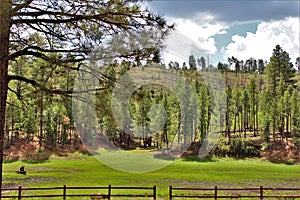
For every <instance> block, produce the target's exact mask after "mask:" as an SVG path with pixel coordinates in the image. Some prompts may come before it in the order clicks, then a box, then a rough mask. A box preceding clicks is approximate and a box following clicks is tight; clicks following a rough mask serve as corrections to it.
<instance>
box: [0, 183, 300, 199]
mask: <svg viewBox="0 0 300 200" xmlns="http://www.w3.org/2000/svg"><path fill="white" fill-rule="evenodd" d="M79 190H80V191H81V193H78V191H79ZM89 190H90V193H88V192H85V193H82V192H83V191H89ZM91 190H92V192H91ZM120 190H125V192H122V193H120ZM128 190H129V191H128ZM141 190H142V192H137V191H141ZM26 191H29V192H30V191H31V192H33V193H34V194H31V193H28V192H26ZM38 191H40V193H41V191H51V192H49V193H48V194H43V193H41V194H38ZM116 191H118V192H119V193H116ZM133 191H136V193H134V194H133ZM146 191H147V192H146ZM129 192H131V193H129ZM4 193H6V194H4ZM26 193H27V194H26ZM156 196H157V194H156V186H153V187H134V186H129V187H121V186H111V185H109V186H106V187H101V186H99V187H98V186H94V187H89V186H82V187H74V186H68V187H67V186H66V185H64V186H62V187H45V188H25V187H24V188H22V187H18V188H2V196H1V197H0V199H18V200H20V199H23V198H50V197H57V198H62V199H63V200H66V199H67V198H68V197H70V199H72V198H73V197H89V198H90V199H94V200H96V199H111V198H112V197H118V198H121V197H127V198H128V197H133V198H139V197H141V198H146V197H147V198H151V199H152V198H153V199H156ZM176 197H179V198H190V199H191V198H194V199H196V198H198V199H201V198H205V199H208V198H210V199H221V198H259V199H264V198H273V199H279V198H284V199H300V188H270V187H263V186H260V187H256V188H218V187H217V186H215V187H214V188H185V187H172V186H170V187H169V199H170V200H172V199H174V198H176ZM68 199H69V198H68Z"/></svg>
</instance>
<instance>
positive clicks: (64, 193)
mask: <svg viewBox="0 0 300 200" xmlns="http://www.w3.org/2000/svg"><path fill="white" fill-rule="evenodd" d="M66 194H67V186H66V185H64V187H63V200H66Z"/></svg>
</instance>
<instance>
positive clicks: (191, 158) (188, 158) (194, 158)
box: [182, 156, 217, 162]
mask: <svg viewBox="0 0 300 200" xmlns="http://www.w3.org/2000/svg"><path fill="white" fill-rule="evenodd" d="M182 160H183V161H187V162H217V161H216V160H214V159H213V158H211V157H206V158H199V157H198V156H186V157H183V158H182Z"/></svg>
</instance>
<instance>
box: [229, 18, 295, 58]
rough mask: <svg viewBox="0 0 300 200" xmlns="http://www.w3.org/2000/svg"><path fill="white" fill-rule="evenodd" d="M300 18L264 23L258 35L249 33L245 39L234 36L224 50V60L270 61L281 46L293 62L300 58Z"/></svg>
mask: <svg viewBox="0 0 300 200" xmlns="http://www.w3.org/2000/svg"><path fill="white" fill-rule="evenodd" d="M299 23H300V22H299V18H292V17H289V18H285V19H283V20H277V21H271V22H262V23H260V24H259V25H258V27H257V31H256V33H254V34H253V33H249V32H248V33H247V35H246V36H245V37H242V36H239V35H234V36H232V42H231V43H230V44H229V45H228V46H227V47H226V48H225V49H223V50H224V59H225V60H227V58H228V57H231V56H235V57H237V58H238V59H240V60H246V59H249V58H250V57H253V58H256V59H264V60H269V58H270V57H271V56H272V52H273V49H274V48H275V46H276V45H277V44H279V45H280V46H281V47H282V48H283V50H285V51H286V52H288V53H289V55H290V58H291V62H293V63H295V60H296V58H297V57H298V56H300V46H299V43H300V40H299V34H300V33H299V30H300V27H299V26H300V24H299Z"/></svg>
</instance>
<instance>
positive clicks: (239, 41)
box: [148, 0, 300, 65]
mask: <svg viewBox="0 0 300 200" xmlns="http://www.w3.org/2000/svg"><path fill="white" fill-rule="evenodd" d="M148 7H149V9H150V10H152V11H154V12H156V13H159V14H161V15H163V16H165V17H166V18H167V19H168V21H169V22H170V23H175V25H176V30H177V31H176V32H174V33H173V34H171V35H170V37H169V39H168V40H167V41H166V45H167V47H166V52H165V59H166V60H165V62H166V63H168V62H169V60H173V59H175V58H176V60H178V61H180V62H183V61H186V60H187V59H188V56H189V55H190V54H193V55H195V56H196V57H199V56H205V57H206V58H207V57H208V55H209V60H210V63H212V64H214V65H216V64H217V63H218V62H219V61H221V62H226V60H227V58H228V57H231V56H234V57H237V58H238V59H240V60H246V59H249V58H250V57H253V58H255V59H264V60H269V58H270V56H271V55H272V50H273V48H274V47H275V46H276V44H279V45H281V46H282V48H283V49H284V50H285V51H287V52H288V53H289V54H290V57H291V61H292V62H293V63H295V60H296V58H297V57H299V56H300V45H299V43H300V40H299V34H300V22H299V14H300V1H299V0H292V1H288V0H279V1H272V0H256V1H253V0H209V1H208V0H207V1H205V0H193V1H184V0H181V1H180V0H177V1H174V0H167V1H162V0H152V1H150V2H148Z"/></svg>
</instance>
